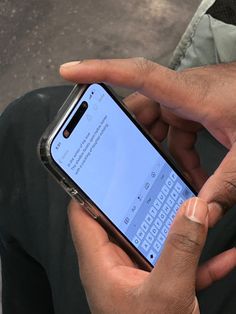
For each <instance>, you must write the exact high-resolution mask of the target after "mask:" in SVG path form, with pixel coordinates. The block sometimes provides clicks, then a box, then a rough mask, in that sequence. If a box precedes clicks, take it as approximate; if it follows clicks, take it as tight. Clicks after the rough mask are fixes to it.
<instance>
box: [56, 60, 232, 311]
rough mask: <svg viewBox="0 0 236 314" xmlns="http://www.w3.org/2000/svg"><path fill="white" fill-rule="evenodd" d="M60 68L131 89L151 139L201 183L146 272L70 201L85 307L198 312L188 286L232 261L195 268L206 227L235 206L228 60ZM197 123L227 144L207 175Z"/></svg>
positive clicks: (219, 273) (226, 256)
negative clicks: (184, 65)
mask: <svg viewBox="0 0 236 314" xmlns="http://www.w3.org/2000/svg"><path fill="white" fill-rule="evenodd" d="M60 71H61V74H62V76H63V77H64V78H65V79H68V80H71V81H74V82H77V83H92V82H105V83H109V84H112V85H119V86H124V87H128V88H131V89H134V90H136V91H138V94H135V95H132V96H129V97H128V98H127V99H126V103H127V105H128V106H129V108H130V110H131V111H133V112H134V113H135V114H136V117H137V119H138V120H139V121H140V123H141V124H143V125H144V126H145V127H146V128H147V129H148V130H149V131H150V133H151V134H152V135H153V136H154V137H155V139H156V140H157V141H162V140H163V139H164V138H165V137H166V136H167V137H168V140H169V145H170V151H171V152H172V154H173V155H174V156H175V158H176V159H177V161H178V162H179V164H180V166H181V167H182V168H183V170H184V171H185V172H186V173H187V174H188V175H189V176H190V177H191V178H192V182H193V184H194V185H195V186H196V187H198V188H201V190H200V193H199V197H200V198H194V199H191V200H189V201H187V202H186V203H185V204H184V205H183V206H182V207H181V208H180V210H179V212H178V214H177V217H176V219H175V221H174V223H173V225H172V227H171V230H170V232H169V235H168V238H167V240H166V243H165V248H164V250H163V252H162V255H161V257H160V259H159V260H158V263H157V264H156V266H155V268H154V269H153V271H152V272H151V273H147V272H144V271H141V270H139V269H137V267H136V265H134V263H133V262H132V261H131V260H130V258H129V257H128V256H127V255H126V253H125V252H124V251H123V250H121V249H120V248H119V247H118V246H116V245H115V244H114V243H112V242H110V241H109V238H108V236H107V234H106V232H105V231H104V230H103V229H102V227H101V226H100V225H99V224H97V222H96V221H94V220H92V219H91V218H90V217H88V215H87V214H86V213H85V212H84V211H83V210H82V209H81V208H80V207H79V205H78V204H77V202H72V203H71V205H70V208H69V218H70V224H71V230H72V235H73V239H74V243H75V247H76V250H77V253H78V257H79V263H80V271H81V278H82V281H83V283H84V286H85V290H86V293H87V297H88V301H89V304H90V307H91V310H92V312H94V313H110V312H111V311H114V312H116V313H131V312H133V311H135V312H136V313H145V312H148V313H199V308H198V303H197V299H196V294H195V291H196V289H202V288H205V287H207V286H209V285H210V284H211V283H212V282H213V281H215V280H218V279H220V278H222V277H223V276H225V275H226V274H227V273H228V272H229V271H230V270H231V269H233V268H234V267H235V265H236V250H235V249H234V248H233V249H231V250H228V251H226V252H224V253H222V254H221V255H219V256H217V257H215V258H213V259H212V260H210V261H208V262H207V263H206V264H204V265H202V266H201V267H198V260H199V256H200V254H201V250H202V248H203V246H204V242H205V238H206V234H207V229H208V225H210V226H213V225H214V224H215V222H216V221H218V220H219V219H220V218H221V217H222V215H223V213H224V212H225V210H226V209H227V208H229V207H231V206H232V204H234V203H235V197H236V193H235V180H236V175H235V170H236V161H235V158H236V157H235V152H234V150H235V139H236V127H235V126H236V114H235V113H234V112H235V110H234V108H235V95H234V92H233V91H234V90H235V85H236V65H235V64H230V65H220V66H210V67H204V68H196V69H189V70H187V71H184V72H179V73H177V72H174V71H171V70H169V69H167V68H165V67H162V66H160V65H158V64H155V63H153V62H150V61H147V60H144V59H140V58H138V59H128V60H90V61H83V62H82V63H78V62H77V63H71V64H69V65H68V64H67V65H66V66H63V67H61V70H60ZM201 127H205V128H207V129H208V131H209V132H210V133H211V134H212V135H213V136H214V137H215V138H216V139H217V140H218V141H220V142H221V143H222V144H223V145H225V146H226V147H227V148H228V149H229V153H228V154H227V156H226V157H225V159H224V160H223V162H222V164H221V165H220V167H219V168H218V169H217V170H216V172H215V173H214V175H213V176H211V177H210V178H209V179H207V176H206V174H205V172H204V171H203V170H202V167H201V165H200V159H199V156H198V155H197V153H196V151H195V148H194V144H195V141H196V136H197V131H198V130H199V129H200V128H201ZM94 234H96V243H94V241H93V239H94ZM166 278H168V280H166Z"/></svg>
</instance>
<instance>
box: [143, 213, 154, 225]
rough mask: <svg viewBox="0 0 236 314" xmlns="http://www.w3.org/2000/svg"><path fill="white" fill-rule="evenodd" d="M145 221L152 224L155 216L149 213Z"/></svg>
mask: <svg viewBox="0 0 236 314" xmlns="http://www.w3.org/2000/svg"><path fill="white" fill-rule="evenodd" d="M145 221H146V222H147V223H148V224H149V225H150V224H151V223H152V222H153V218H152V216H151V215H149V214H147V216H146V218H145Z"/></svg>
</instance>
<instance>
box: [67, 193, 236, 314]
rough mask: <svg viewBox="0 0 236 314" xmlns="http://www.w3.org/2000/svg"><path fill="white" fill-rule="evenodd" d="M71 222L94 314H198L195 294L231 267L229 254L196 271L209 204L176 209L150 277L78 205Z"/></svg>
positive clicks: (195, 202)
mask: <svg viewBox="0 0 236 314" xmlns="http://www.w3.org/2000/svg"><path fill="white" fill-rule="evenodd" d="M69 220H70V226H71V231H72V237H73V240H74V244H75V248H76V251H77V254H78V260H79V266H80V275H81V280H82V283H83V285H84V288H85V292H86V295H87V299H88V303H89V306H90V309H91V312H92V313H99V314H101V313H104V314H106V313H117V314H118V313H122V314H124V313H137V314H139V313H162V314H165V313H168V314H172V313H173V314H174V313H176V314H193V313H194V314H196V313H199V307H198V302H197V298H196V292H195V291H196V288H205V287H207V286H209V285H210V284H212V283H213V282H214V281H215V280H218V279H220V278H221V277H223V276H225V275H226V274H227V273H228V272H229V271H230V270H231V269H232V268H234V267H235V260H236V250H235V249H231V250H229V251H226V252H224V253H222V254H221V255H220V256H218V257H215V258H213V259H212V260H210V261H208V262H207V264H205V265H203V266H201V267H200V268H198V261H199V257H200V254H201V251H202V248H203V246H204V243H205V239H206V234H207V224H208V208H207V204H206V203H205V202H204V201H203V200H201V199H199V198H193V199H190V200H188V201H187V202H185V203H184V204H183V205H182V207H181V208H180V210H179V212H178V214H177V216H176V218H175V220H174V222H173V225H172V227H171V229H170V232H169V235H168V238H167V240H166V242H165V246H164V249H163V251H162V254H161V257H160V258H159V260H158V262H157V264H156V266H155V268H154V269H153V270H152V272H150V273H149V272H146V271H143V270H140V269H138V268H137V266H136V265H135V264H134V262H133V261H132V260H131V259H130V258H129V257H128V255H127V254H126V253H125V252H124V251H123V250H122V249H121V248H120V247H118V246H117V245H116V244H114V243H113V242H111V241H110V240H109V237H108V235H107V233H106V232H105V231H104V230H103V228H102V227H101V226H100V225H99V224H98V223H97V222H96V221H95V220H93V219H92V218H91V217H90V216H89V215H88V214H87V213H86V212H85V211H84V209H82V208H80V206H79V204H78V203H77V202H76V201H72V202H71V204H70V207H69Z"/></svg>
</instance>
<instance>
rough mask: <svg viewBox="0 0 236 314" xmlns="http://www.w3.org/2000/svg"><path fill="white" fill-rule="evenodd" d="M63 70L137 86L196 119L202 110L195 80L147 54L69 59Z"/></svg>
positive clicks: (82, 78)
mask: <svg viewBox="0 0 236 314" xmlns="http://www.w3.org/2000/svg"><path fill="white" fill-rule="evenodd" d="M60 74H61V75H62V76H63V77H64V78H65V79H67V80H69V81H74V82H76V83H86V84H88V83H94V82H104V83H108V84H111V85H117V86H121V87H126V88H130V89H133V90H137V91H139V92H140V93H142V94H144V95H145V96H148V97H150V98H151V99H153V100H155V101H157V102H160V103H162V104H164V105H165V106H167V107H168V108H171V109H172V111H174V112H175V111H178V112H179V113H181V115H182V116H183V117H185V118H191V119H194V120H195V121H198V120H200V116H202V114H203V112H201V111H199V110H197V109H196V108H195V107H194V106H193V102H194V104H195V103H197V102H198V101H199V99H200V96H201V95H199V94H200V91H201V90H200V91H199V90H198V89H197V88H196V84H193V83H192V82H191V80H189V81H187V80H186V79H184V78H183V76H182V75H181V73H178V72H175V71H173V70H171V69H168V68H166V67H164V66H161V65H159V64H157V63H155V62H152V61H148V60H146V59H144V58H132V59H113V60H112V59H110V60H85V61H79V62H69V63H66V64H64V65H62V66H61V68H60ZM193 111H194V113H193ZM197 119H198V120H197Z"/></svg>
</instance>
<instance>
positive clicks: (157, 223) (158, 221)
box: [155, 218, 163, 229]
mask: <svg viewBox="0 0 236 314" xmlns="http://www.w3.org/2000/svg"><path fill="white" fill-rule="evenodd" d="M162 225H163V223H162V222H161V220H160V219H159V218H157V219H156V220H155V226H156V227H157V229H160V228H161V227H162Z"/></svg>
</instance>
